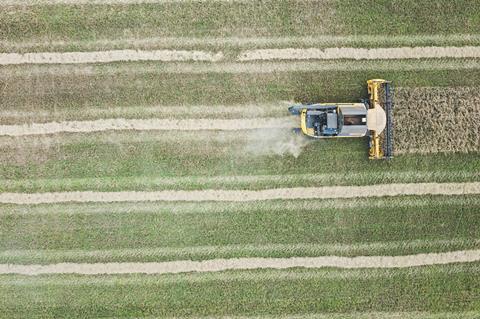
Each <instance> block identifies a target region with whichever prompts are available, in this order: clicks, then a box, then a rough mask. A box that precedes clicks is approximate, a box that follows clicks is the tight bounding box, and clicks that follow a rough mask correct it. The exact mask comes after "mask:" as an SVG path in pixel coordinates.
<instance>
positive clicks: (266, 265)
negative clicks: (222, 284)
mask: <svg viewBox="0 0 480 319" xmlns="http://www.w3.org/2000/svg"><path fill="white" fill-rule="evenodd" d="M475 261H480V250H464V251H453V252H447V253H430V254H417V255H406V256H394V257H393V256H359V257H338V256H322V257H292V258H232V259H212V260H204V261H192V260H181V261H166V262H147V263H140V262H139V263H94V264H87V263H59V264H50V265H16V264H0V274H22V275H30V276H35V275H42V274H82V275H98V274H138V273H142V274H176V273H186V272H218V271H225V270H248V269H287V268H294V267H302V268H325V267H335V268H349V269H351V268H408V267H418V266H428V265H443V264H450V263H466V262H475Z"/></svg>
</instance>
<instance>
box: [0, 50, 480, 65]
mask: <svg viewBox="0 0 480 319" xmlns="http://www.w3.org/2000/svg"><path fill="white" fill-rule="evenodd" d="M441 58H458V59H468V58H480V47H475V46H463V47H439V46H434V47H400V48H349V47H346V48H345V47H344V48H323V49H322V48H283V49H256V50H246V51H240V52H239V53H238V55H237V56H234V57H233V58H232V60H233V61H240V62H250V61H268V60H344V59H345V60H406V59H417V60H418V59H441ZM225 60H228V59H226V58H225V56H224V53H223V52H222V51H219V52H208V51H186V50H150V51H146V50H109V51H93V52H38V53H34V52H29V53H21V54H20V53H0V65H17V64H87V63H113V62H125V61H161V62H179V61H180V62H188V61H199V62H221V61H225Z"/></svg>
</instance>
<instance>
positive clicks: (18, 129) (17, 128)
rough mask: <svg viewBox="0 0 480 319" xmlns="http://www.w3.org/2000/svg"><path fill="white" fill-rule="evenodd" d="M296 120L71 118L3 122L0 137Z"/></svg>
mask: <svg viewBox="0 0 480 319" xmlns="http://www.w3.org/2000/svg"><path fill="white" fill-rule="evenodd" d="M294 126H295V121H294V119H292V118H291V117H286V118H258V119H183V120H180V119H179V120H175V119H143V120H140V119H102V120H94V121H68V122H50V123H33V124H22V125H0V136H1V135H3V136H25V135H44V134H55V133H89V132H101V131H110V130H138V131H150V130H159V131H165V130H167V131H171V130H180V131H199V130H224V131H237V130H253V129H269V128H292V127H294Z"/></svg>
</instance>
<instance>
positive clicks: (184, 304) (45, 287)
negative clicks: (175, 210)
mask: <svg viewBox="0 0 480 319" xmlns="http://www.w3.org/2000/svg"><path fill="white" fill-rule="evenodd" d="M479 269H480V268H479V266H478V263H473V264H464V265H443V266H430V267H420V268H413V269H376V270H363V269H362V270H331V269H324V270H300V269H299V270H293V271H292V270H288V271H282V270H256V271H241V272H235V271H230V272H223V273H207V274H194V273H193V274H181V275H162V276H158V275H129V276H126V275H124V276H105V275H99V276H78V275H63V276H54V277H52V276H39V277H33V278H32V277H30V278H29V277H25V276H20V275H17V276H11V275H10V276H8V277H6V276H2V277H1V279H2V280H1V287H2V289H1V290H0V308H1V309H3V314H5V315H6V316H28V317H42V316H43V317H45V316H52V317H61V316H72V314H73V315H79V316H80V314H81V315H82V316H108V315H110V314H112V313H115V314H116V315H122V316H124V317H143V316H173V315H175V316H191V315H196V316H209V315H215V316H222V315H232V313H233V314H235V315H245V316H254V315H272V316H276V315H288V314H297V315H300V318H302V315H307V314H312V313H313V314H315V313H325V315H324V316H320V318H345V317H344V316H343V315H340V314H339V313H346V314H347V316H348V313H352V312H364V314H363V317H361V318H375V316H377V315H378V313H375V312H389V311H390V312H397V313H398V312H401V313H402V314H401V317H402V318H419V317H422V318H423V316H422V315H423V313H422V312H433V313H435V315H433V314H432V316H433V318H455V315H454V314H452V313H450V312H455V311H459V313H458V314H457V315H458V316H460V317H461V316H463V315H466V316H467V318H468V317H471V316H472V314H469V313H468V311H472V312H476V311H478V307H479V305H478V297H479V296H478V291H480V283H479V280H478V278H479V277H480V276H479ZM444 291H448V292H449V293H448V294H445V293H443V292H444ZM11 296H21V298H11ZM119 300H122V302H119ZM352 305H354V307H353V308H352ZM404 312H407V313H406V314H405V313H404ZM408 312H414V313H412V314H410V313H408ZM418 312H420V313H418ZM328 313H337V314H336V315H334V314H332V315H331V316H330V315H328ZM386 315H387V318H389V316H388V314H386ZM382 317H383V316H382ZM305 318H316V317H315V316H314V315H313V317H311V316H306V317H305ZM427 318H429V317H428V316H427Z"/></svg>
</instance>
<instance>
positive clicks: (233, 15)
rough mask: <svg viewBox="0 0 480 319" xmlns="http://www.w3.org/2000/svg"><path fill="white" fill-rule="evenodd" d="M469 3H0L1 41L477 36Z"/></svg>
mask: <svg viewBox="0 0 480 319" xmlns="http://www.w3.org/2000/svg"><path fill="white" fill-rule="evenodd" d="M479 10H480V5H479V4H478V3H477V2H475V1H468V0H461V1H446V0H442V1H428V2H425V3H418V2H416V1H414V0H408V1H377V2H372V1H367V0H363V1H353V0H349V1H340V0H336V1H321V2H318V1H315V2H310V1H288V0H282V1H263V2H261V3H256V2H233V3H221V2H211V3H203V2H202V3H198V2H186V3H185V2H184V3H163V4H137V5H103V6H102V5H101V6H99V5H70V6H66V5H48V6H31V7H15V6H13V7H5V8H2V12H1V13H0V38H1V39H5V40H9V41H19V40H22V41H25V40H33V41H38V40H40V41H42V40H63V41H69V40H96V39H105V38H110V39H118V38H122V37H123V38H125V37H154V36H157V37H161V36H200V37H201V36H219V37H228V36H249V37H252V36H298V35H314V36H318V35H356V34H373V35H378V34H385V35H415V34H419V35H423V34H457V33H463V34H478V33H479V32H480V18H479V17H478V14H477V12H478V11H479Z"/></svg>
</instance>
